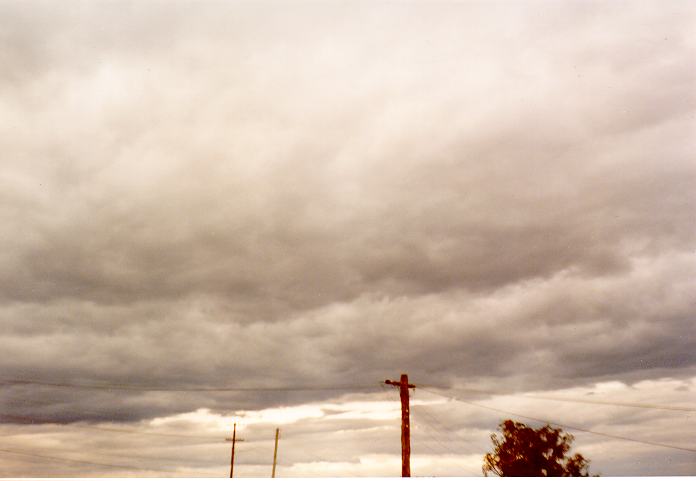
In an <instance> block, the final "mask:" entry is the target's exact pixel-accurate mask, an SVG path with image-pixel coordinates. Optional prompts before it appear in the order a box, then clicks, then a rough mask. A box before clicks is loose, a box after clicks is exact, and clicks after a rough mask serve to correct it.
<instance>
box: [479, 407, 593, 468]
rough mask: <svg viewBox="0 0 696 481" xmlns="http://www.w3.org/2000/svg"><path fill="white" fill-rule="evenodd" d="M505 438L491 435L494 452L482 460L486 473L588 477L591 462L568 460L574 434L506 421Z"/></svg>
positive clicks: (576, 458) (503, 426)
mask: <svg viewBox="0 0 696 481" xmlns="http://www.w3.org/2000/svg"><path fill="white" fill-rule="evenodd" d="M499 430H500V431H502V433H503V435H502V438H499V437H498V435H497V434H495V433H494V434H491V441H493V448H494V449H493V452H492V453H487V454H486V455H485V456H484V458H483V474H484V476H488V473H493V474H496V475H498V476H564V477H567V476H589V473H588V472H587V468H588V464H589V460H588V459H585V458H584V457H583V455H582V454H576V455H575V456H573V457H568V451H569V450H570V444H571V443H572V442H573V439H574V438H573V435H572V434H569V433H564V432H563V430H561V429H556V428H552V427H551V426H549V425H548V424H547V425H546V426H544V427H541V428H539V429H534V428H531V427H529V426H527V425H526V424H523V423H518V422H515V421H512V420H511V419H507V420H505V421H503V422H501V423H500V425H499Z"/></svg>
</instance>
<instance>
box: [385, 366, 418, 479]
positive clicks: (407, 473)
mask: <svg viewBox="0 0 696 481" xmlns="http://www.w3.org/2000/svg"><path fill="white" fill-rule="evenodd" d="M384 383H385V384H390V385H392V386H398V387H399V395H400V397H401V477H402V478H410V477H411V422H410V413H411V411H410V407H409V398H408V389H409V388H415V387H416V386H415V385H413V384H409V383H408V374H402V375H401V380H399V381H390V380H389V379H387V380H386V381H384Z"/></svg>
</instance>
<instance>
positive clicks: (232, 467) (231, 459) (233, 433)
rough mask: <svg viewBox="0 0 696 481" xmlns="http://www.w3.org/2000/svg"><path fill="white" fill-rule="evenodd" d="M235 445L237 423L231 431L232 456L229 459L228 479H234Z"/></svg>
mask: <svg viewBox="0 0 696 481" xmlns="http://www.w3.org/2000/svg"><path fill="white" fill-rule="evenodd" d="M235 444H237V423H234V428H233V429H232V456H231V457H230V478H234V445H235Z"/></svg>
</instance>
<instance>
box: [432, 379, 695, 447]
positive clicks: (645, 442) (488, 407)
mask: <svg viewBox="0 0 696 481" xmlns="http://www.w3.org/2000/svg"><path fill="white" fill-rule="evenodd" d="M421 389H422V390H424V391H427V392H431V393H433V394H435V395H437V396H441V397H443V398H446V399H451V400H453V401H458V402H461V403H464V404H469V405H471V406H476V407H478V408H481V409H488V410H489V411H495V412H499V413H503V414H508V415H511V416H517V417H520V418H524V419H530V420H532V421H538V422H542V423H546V424H552V425H554V426H560V427H562V428H565V429H570V430H572V431H581V432H585V433H590V434H595V435H597V436H604V437H607V438H613V439H620V440H622V441H630V442H634V443H640V444H647V445H650V446H658V447H661V448H670V449H678V450H680V451H688V452H691V453H696V448H687V447H683V446H674V445H672V444H665V443H658V442H656V441H646V440H641V439H633V438H629V437H627V436H619V435H616V434H608V433H601V432H598V431H592V430H590V429H585V428H580V427H577V426H570V425H568V424H561V423H557V422H555V421H549V420H546V419H540V418H535V417H532V416H527V415H525V414H519V413H514V412H511V411H506V410H503V409H498V408H493V407H490V406H485V405H483V404H478V403H475V402H472V401H465V400H464V399H459V398H457V397H453V396H446V395H444V394H440V393H438V392H435V391H430V390H428V389H425V388H422V387H421Z"/></svg>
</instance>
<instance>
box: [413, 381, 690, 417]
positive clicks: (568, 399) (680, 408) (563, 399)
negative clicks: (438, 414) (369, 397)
mask: <svg viewBox="0 0 696 481" xmlns="http://www.w3.org/2000/svg"><path fill="white" fill-rule="evenodd" d="M418 387H420V388H421V389H423V388H434V389H441V390H443V391H457V392H462V393H465V392H469V393H474V394H488V395H491V396H517V397H524V398H530V399H540V400H544V401H561V402H571V403H583V404H600V405H606V406H618V407H628V408H640V409H658V410H663V411H683V412H696V407H691V406H670V405H665V404H652V403H637V402H621V401H605V400H601V399H581V398H572V397H566V396H540V395H537V394H514V393H506V392H503V391H492V390H486V389H471V388H455V387H443V386H433V385H422V386H421V385H419V386H418Z"/></svg>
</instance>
